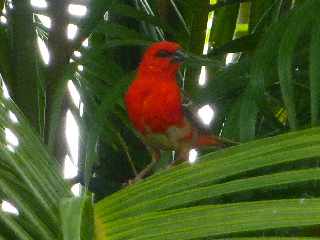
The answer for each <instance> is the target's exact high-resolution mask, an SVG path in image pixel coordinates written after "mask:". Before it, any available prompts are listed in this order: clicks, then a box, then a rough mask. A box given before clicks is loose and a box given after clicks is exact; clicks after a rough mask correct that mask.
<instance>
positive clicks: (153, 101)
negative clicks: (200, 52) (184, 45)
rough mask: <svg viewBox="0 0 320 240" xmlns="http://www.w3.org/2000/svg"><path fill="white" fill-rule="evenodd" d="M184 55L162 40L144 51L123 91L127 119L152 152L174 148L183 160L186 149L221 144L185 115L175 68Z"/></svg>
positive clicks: (177, 47) (172, 43) (156, 157)
mask: <svg viewBox="0 0 320 240" xmlns="http://www.w3.org/2000/svg"><path fill="white" fill-rule="evenodd" d="M185 57H186V55H185V54H184V53H183V51H182V49H181V47H180V45H179V44H177V43H174V42H168V41H162V42H157V43H154V44H152V45H151V46H150V47H149V48H148V49H147V50H146V52H145V54H144V56H143V59H142V62H141V63H140V65H139V68H138V72H137V75H136V77H135V79H134V81H133V82H132V84H131V85H130V86H129V89H128V91H127V93H126V94H125V105H126V108H127V111H128V115H129V119H130V120H131V122H132V123H133V126H134V127H135V128H136V129H137V130H138V132H139V133H140V134H141V135H142V137H143V140H144V142H145V143H146V145H147V146H149V147H150V148H151V149H152V150H153V152H154V153H155V154H154V155H153V162H152V163H151V164H150V166H149V167H147V169H146V170H145V172H143V173H140V174H139V175H140V177H139V178H141V176H142V175H144V174H146V171H149V170H150V168H151V166H152V165H153V164H154V163H155V162H156V160H157V159H158V158H159V156H160V155H159V154H160V150H175V151H176V152H177V160H186V158H187V156H188V153H189V150H190V149H191V148H194V147H199V146H203V145H217V146H221V145H222V142H221V140H220V139H218V138H217V137H214V136H211V135H208V134H201V133H200V132H199V131H198V129H197V127H196V126H194V125H193V123H192V122H191V121H190V120H189V119H188V118H187V117H186V116H185V114H184V111H183V105H182V96H181V91H180V88H179V86H178V84H177V77H176V75H177V72H178V70H179V67H180V65H181V63H182V62H183V60H184V59H185Z"/></svg>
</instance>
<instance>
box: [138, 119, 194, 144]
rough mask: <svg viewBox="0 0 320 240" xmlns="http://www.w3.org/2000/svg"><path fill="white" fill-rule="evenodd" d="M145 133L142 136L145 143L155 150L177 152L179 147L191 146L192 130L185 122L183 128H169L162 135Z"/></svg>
mask: <svg viewBox="0 0 320 240" xmlns="http://www.w3.org/2000/svg"><path fill="white" fill-rule="evenodd" d="M147 132H148V133H147V134H145V135H144V139H145V141H146V143H147V144H149V145H150V146H151V147H153V148H157V149H162V150H178V149H179V148H180V147H181V145H186V144H191V141H192V128H191V126H190V124H189V123H188V122H187V121H185V124H184V126H183V127H175V126H173V127H170V128H168V129H167V131H166V132H165V133H164V134H160V133H152V132H150V131H147Z"/></svg>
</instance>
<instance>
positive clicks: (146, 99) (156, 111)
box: [125, 79, 183, 133]
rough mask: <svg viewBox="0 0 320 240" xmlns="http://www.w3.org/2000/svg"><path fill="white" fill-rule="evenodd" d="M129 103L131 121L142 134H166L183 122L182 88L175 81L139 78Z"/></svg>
mask: <svg viewBox="0 0 320 240" xmlns="http://www.w3.org/2000/svg"><path fill="white" fill-rule="evenodd" d="M125 102H126V107H127V110H128V114H129V118H130V120H131V121H132V122H133V124H134V126H135V127H136V128H137V129H138V130H139V131H140V132H141V133H145V132H146V131H147V130H148V131H149V132H152V133H163V132H165V131H166V130H167V129H168V128H170V127H171V126H175V125H176V126H179V125H181V124H183V113H182V103H181V95H180V89H179V86H178V85H177V83H176V82H175V80H174V81H166V80H163V79H160V80H157V79H153V80H150V79H146V80H145V81H143V79H142V80H141V79H139V80H135V81H134V82H133V83H132V85H131V86H130V87H129V89H128V91H127V94H126V96H125Z"/></svg>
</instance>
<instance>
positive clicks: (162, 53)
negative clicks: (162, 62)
mask: <svg viewBox="0 0 320 240" xmlns="http://www.w3.org/2000/svg"><path fill="white" fill-rule="evenodd" d="M173 55H174V53H173V52H168V51H166V50H159V51H158V52H157V53H156V56H157V57H161V58H166V57H172V56H173Z"/></svg>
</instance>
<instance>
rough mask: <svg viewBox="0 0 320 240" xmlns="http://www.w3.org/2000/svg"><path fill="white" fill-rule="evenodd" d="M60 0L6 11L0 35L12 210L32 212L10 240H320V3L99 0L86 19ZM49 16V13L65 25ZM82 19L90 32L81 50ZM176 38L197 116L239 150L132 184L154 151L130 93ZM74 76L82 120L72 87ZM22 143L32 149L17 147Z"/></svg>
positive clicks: (6, 232) (5, 218)
mask: <svg viewBox="0 0 320 240" xmlns="http://www.w3.org/2000/svg"><path fill="white" fill-rule="evenodd" d="M46 2H47V4H48V6H47V8H39V9H38V8H34V7H32V6H31V5H30V2H29V1H27V0H12V1H10V0H2V1H1V0H0V7H1V8H2V6H4V7H5V9H6V12H5V13H3V14H4V15H5V16H6V19H7V20H8V22H7V23H6V24H2V25H1V26H0V73H1V75H2V77H3V79H4V82H5V83H6V84H7V86H8V88H9V92H10V95H11V97H12V99H9V98H8V97H6V96H5V95H3V96H1V98H0V112H1V114H0V126H1V129H2V131H1V134H0V146H1V148H0V151H1V153H0V197H1V198H0V199H4V200H8V201H10V202H11V203H13V204H14V205H15V206H16V207H17V209H18V210H19V215H18V216H16V215H12V214H8V213H5V212H3V211H0V224H1V229H0V239H47V240H50V239H66V240H67V239H70V240H71V239H72V240H74V239H93V238H94V237H95V239H216V238H218V239H226V238H227V239H258V238H259V239H264V238H267V239H279V237H283V239H293V238H294V239H313V238H314V239H315V238H316V237H318V235H319V230H318V227H319V224H320V218H319V214H318V213H317V211H318V209H319V208H320V200H319V198H318V197H319V191H318V183H319V180H320V179H319V178H320V174H319V168H318V166H319V156H320V141H319V139H320V130H319V128H317V126H318V124H319V120H320V107H319V105H320V81H319V78H320V70H319V69H320V67H319V63H318V62H319V61H318V59H319V56H320V35H319V33H320V31H319V30H320V29H319V28H320V27H319V26H320V16H319V12H320V2H319V1H318V0H281V1H278V0H263V1H262V0H251V1H250V0H246V1H240V0H225V1H211V3H210V2H209V1H208V0H207V1H203V0H201V1H192V0H185V1H180V0H158V1H157V0H155V1H148V0H135V1H125V0H108V1H106V0H90V1H89V2H88V9H89V11H88V14H87V15H86V16H85V17H84V18H77V17H74V16H73V17H72V16H70V15H69V14H68V13H67V11H63V10H61V9H67V7H68V4H69V1H64V0H47V1H46ZM72 3H79V4H81V3H83V1H82V0H74V1H72ZM37 14H44V15H47V16H50V18H51V21H52V26H51V28H47V27H46V26H44V25H43V23H42V22H41V21H40V19H39V17H38V15H37ZM208 16H209V19H211V18H212V17H213V24H212V28H208V26H207V25H208V24H207V23H208ZM70 22H71V23H74V24H77V25H78V26H79V32H78V34H77V36H76V37H75V39H74V40H72V41H70V40H68V39H67V38H66V29H67V26H68V23H70ZM38 37H40V38H41V39H42V40H44V41H45V42H46V44H47V46H48V48H49V51H50V62H49V64H48V65H46V64H44V63H43V62H42V59H41V56H40V53H39V50H38V47H37V38H38ZM87 38H88V39H89V47H84V46H82V43H83V41H84V40H85V39H87ZM162 39H168V40H171V41H177V42H179V43H180V44H181V45H182V46H183V48H184V49H185V50H186V51H188V52H189V53H190V54H191V55H192V56H194V57H193V60H192V61H189V62H188V63H187V64H186V65H184V67H183V69H182V71H181V73H180V74H179V76H178V77H179V81H180V84H181V87H182V88H183V89H184V92H185V94H186V95H188V96H190V98H191V99H192V100H193V101H194V102H195V104H196V105H197V106H202V105H204V104H207V103H210V104H212V105H213V106H214V108H215V110H216V116H215V119H214V123H213V124H212V126H211V129H210V130H211V131H212V133H215V134H220V135H221V136H222V137H226V138H229V139H232V140H235V141H238V142H240V144H239V145H237V146H234V147H231V148H226V149H223V150H219V151H214V150H206V151H203V152H202V154H201V158H200V159H199V161H198V162H197V163H196V164H194V165H190V164H188V163H184V164H181V165H179V166H177V167H175V168H173V169H170V170H163V168H164V166H165V164H166V163H167V162H168V161H170V159H171V157H172V155H171V153H167V154H163V158H162V159H161V162H160V163H159V164H158V166H156V168H155V169H153V171H154V174H153V175H152V176H150V177H149V178H148V179H146V180H144V181H142V182H139V183H137V184H134V185H132V186H129V187H124V186H123V184H124V183H126V182H127V181H128V180H129V179H130V178H132V177H134V168H136V169H137V170H138V171H139V170H140V169H142V168H143V167H144V166H145V165H146V164H147V163H148V162H149V161H150V154H149V152H148V151H147V149H146V148H145V146H144V144H143V143H142V141H141V139H140V138H139V136H138V135H137V134H136V132H135V131H134V130H133V128H132V127H131V125H130V123H129V121H128V119H127V115H126V112H125V109H124V106H123V93H124V91H125V90H126V88H127V86H128V84H129V83H130V81H131V80H132V77H133V76H134V73H135V69H136V67H137V65H138V63H139V59H140V57H141V54H142V52H143V50H144V48H145V47H146V46H147V45H148V44H150V43H151V42H154V41H159V40H162ZM206 44H209V45H208V46H209V51H208V53H207V55H202V54H203V49H204V46H205V45H206ZM76 50H77V51H79V52H81V57H76V56H75V54H74V51H76ZM230 53H234V54H233V61H232V63H229V64H227V65H226V58H227V56H228V57H230ZM70 59H72V61H70ZM79 65H82V66H83V69H84V70H83V71H81V70H79ZM201 66H206V68H207V82H206V84H205V85H204V86H199V84H198V80H199V74H200V69H201ZM70 79H71V80H72V81H73V83H74V84H75V85H76V86H77V89H78V91H79V92H80V95H81V100H82V102H83V104H84V112H83V114H81V116H80V114H79V110H78V108H77V107H75V106H74V104H73V103H72V101H71V99H70V96H69V95H68V93H67V92H66V89H67V88H66V86H67V82H68V80H70ZM67 109H71V111H72V112H73V114H74V116H76V119H77V122H78V124H79V126H80V130H81V141H80V152H79V156H80V161H81V166H80V171H79V176H78V177H77V178H76V179H75V180H76V181H80V182H81V183H82V184H83V186H84V188H83V194H82V196H81V197H79V198H74V197H72V194H71V192H70V190H69V188H70V186H68V184H69V183H67V182H66V181H64V180H63V179H62V177H61V176H60V175H61V174H60V172H61V166H60V165H61V164H60V163H61V161H62V159H63V158H64V156H65V154H66V153H68V152H69V151H70V149H68V148H67V144H66V143H65V140H64V130H65V129H64V128H65V126H64V116H65V113H66V111H67ZM12 114H14V116H15V117H16V118H17V119H16V120H12ZM10 116H11V117H10ZM12 133H13V134H14V135H16V136H17V139H16V141H18V143H16V142H8V139H7V138H6V136H7V135H8V134H12ZM55 159H57V160H55ZM133 166H134V167H133ZM91 193H93V195H92V194H91ZM111 193H113V194H111Z"/></svg>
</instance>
